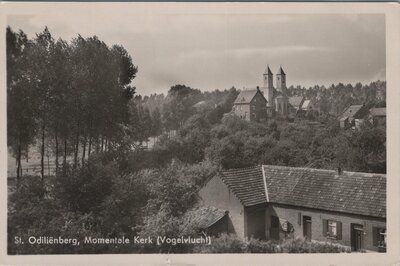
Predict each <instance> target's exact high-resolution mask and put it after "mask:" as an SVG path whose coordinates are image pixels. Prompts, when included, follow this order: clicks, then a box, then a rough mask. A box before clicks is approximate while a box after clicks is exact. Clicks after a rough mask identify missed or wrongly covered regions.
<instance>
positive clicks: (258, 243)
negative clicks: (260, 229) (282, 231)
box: [194, 234, 351, 253]
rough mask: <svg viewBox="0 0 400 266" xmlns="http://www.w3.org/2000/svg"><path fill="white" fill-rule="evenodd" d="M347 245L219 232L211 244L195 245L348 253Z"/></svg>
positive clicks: (220, 249) (205, 249) (211, 249)
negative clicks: (250, 237) (268, 238)
mask: <svg viewBox="0 0 400 266" xmlns="http://www.w3.org/2000/svg"><path fill="white" fill-rule="evenodd" d="M350 251H351V250H350V248H349V247H346V246H342V245H339V244H333V243H328V242H318V241H312V242H311V241H307V240H305V239H303V238H289V239H285V240H283V241H272V240H270V241H263V240H258V239H253V238H252V239H250V240H249V241H243V240H241V239H240V238H238V237H237V236H236V235H227V234H221V235H220V236H219V237H214V238H212V240H211V245H209V246H208V245H204V246H196V247H195V249H194V252H198V253H349V252H350Z"/></svg>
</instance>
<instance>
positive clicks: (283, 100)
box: [275, 67, 289, 117]
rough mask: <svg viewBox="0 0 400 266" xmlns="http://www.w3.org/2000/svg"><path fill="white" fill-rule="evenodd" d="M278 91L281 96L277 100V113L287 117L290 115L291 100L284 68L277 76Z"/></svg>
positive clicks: (280, 69)
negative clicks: (287, 90) (288, 95)
mask: <svg viewBox="0 0 400 266" xmlns="http://www.w3.org/2000/svg"><path fill="white" fill-rule="evenodd" d="M276 90H277V91H278V93H280V95H278V96H277V97H276V98H275V107H276V109H275V110H276V112H277V113H279V114H280V115H282V116H284V117H286V116H287V115H288V113H289V98H288V97H287V94H286V74H285V72H284V71H283V69H282V67H280V68H279V71H278V73H277V74H276Z"/></svg>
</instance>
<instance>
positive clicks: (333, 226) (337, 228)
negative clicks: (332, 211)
mask: <svg viewBox="0 0 400 266" xmlns="http://www.w3.org/2000/svg"><path fill="white" fill-rule="evenodd" d="M323 235H324V236H326V237H327V238H330V239H337V240H340V239H342V223H341V222H339V221H334V220H325V219H324V220H323Z"/></svg>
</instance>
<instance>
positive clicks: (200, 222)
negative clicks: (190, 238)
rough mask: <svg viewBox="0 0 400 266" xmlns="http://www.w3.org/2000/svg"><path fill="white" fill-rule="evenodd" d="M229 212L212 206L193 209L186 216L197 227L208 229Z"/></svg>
mask: <svg viewBox="0 0 400 266" xmlns="http://www.w3.org/2000/svg"><path fill="white" fill-rule="evenodd" d="M227 213H228V212H227V211H226V210H221V209H218V208H215V207H212V206H208V207H199V208H196V209H192V210H190V211H188V212H187V213H186V214H185V217H184V218H185V219H186V220H187V221H189V223H190V224H191V225H192V226H193V227H195V228H200V229H206V228H208V227H210V226H211V225H213V224H215V223H216V222H218V221H219V220H221V219H222V218H223V217H224V216H225V215H226V214H227Z"/></svg>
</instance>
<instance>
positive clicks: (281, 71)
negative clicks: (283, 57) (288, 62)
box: [278, 67, 286, 75]
mask: <svg viewBox="0 0 400 266" xmlns="http://www.w3.org/2000/svg"><path fill="white" fill-rule="evenodd" d="M278 74H280V75H286V73H285V72H284V71H283V69H282V67H280V68H279V72H278Z"/></svg>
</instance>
